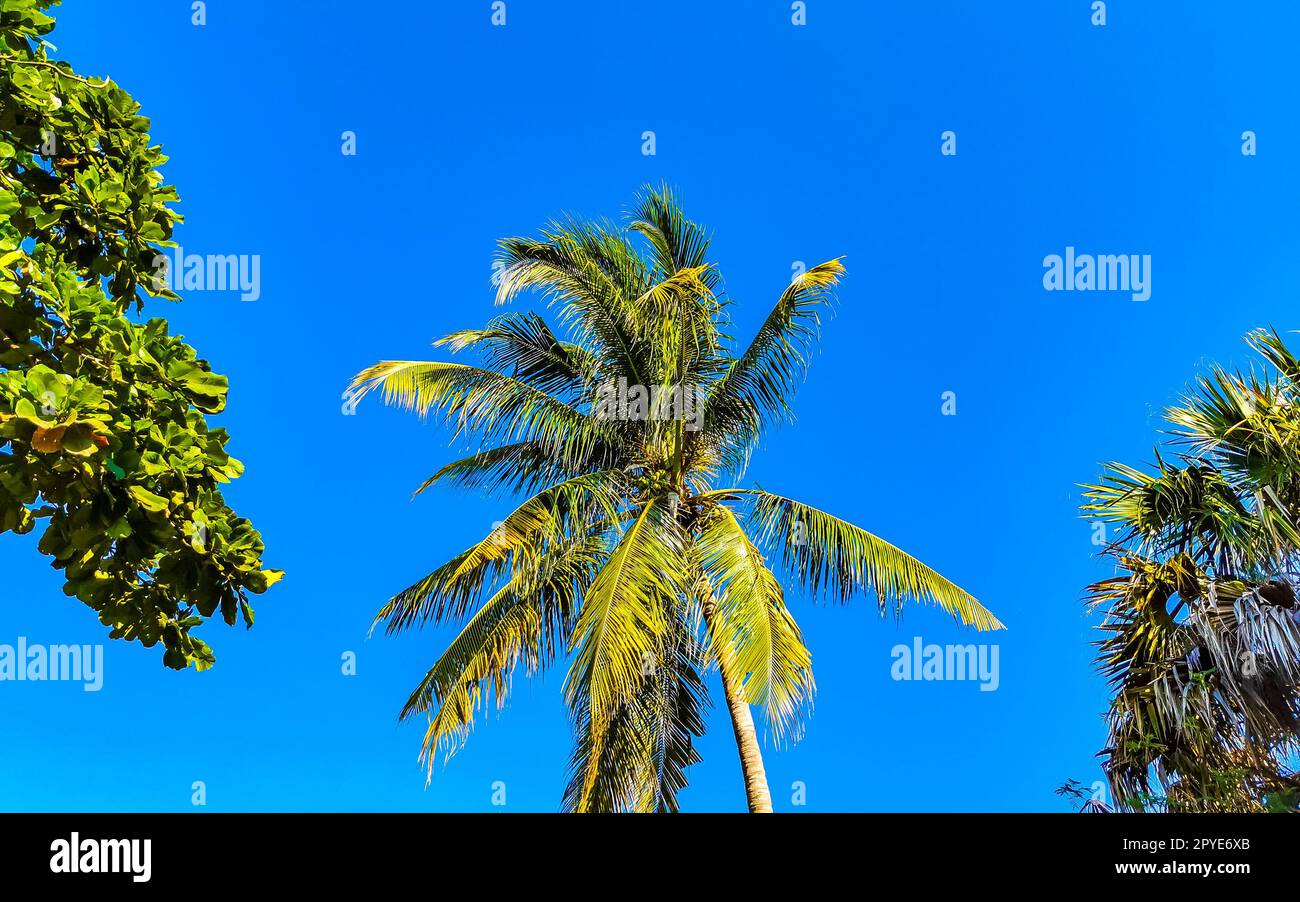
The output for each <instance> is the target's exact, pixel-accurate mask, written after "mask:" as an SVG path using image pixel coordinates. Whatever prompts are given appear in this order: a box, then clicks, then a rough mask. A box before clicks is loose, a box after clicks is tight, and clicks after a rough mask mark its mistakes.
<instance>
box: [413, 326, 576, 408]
mask: <svg viewBox="0 0 1300 902" xmlns="http://www.w3.org/2000/svg"><path fill="white" fill-rule="evenodd" d="M434 347H446V348H449V349H450V350H451V351H452V352H453V353H457V352H460V351H463V350H466V349H470V348H472V349H474V350H477V351H479V352H480V353H481V354H482V357H483V361H484V363H485V364H486V366H487V367H488V368H489V369H491V370H495V371H497V372H500V373H505V374H507V375H509V376H510V377H512V378H514V379H519V380H520V381H522V382H526V383H528V384H529V385H531V386H533V387H534V388H536V389H537V390H538V391H541V392H545V393H546V394H549V395H555V396H559V397H561V398H562V399H563V400H566V401H572V400H573V399H574V397H575V396H576V395H577V394H578V393H580V392H581V390H582V389H583V388H584V386H586V385H587V384H589V383H590V382H591V381H592V380H593V379H594V378H595V371H596V367H597V365H598V361H597V360H596V359H595V358H594V357H593V356H592V355H591V353H590V352H589V351H587V350H586V349H584V348H582V347H580V346H578V345H575V344H572V343H570V342H563V341H560V340H559V339H558V338H556V336H555V334H554V333H553V332H552V331H551V329H550V327H549V326H548V325H547V324H546V322H545V321H544V320H543V319H542V318H541V317H540V316H538V315H537V314H536V313H531V312H529V313H507V314H505V315H503V316H499V317H496V318H495V319H494V320H492V322H491V323H489V324H488V327H487V328H486V329H461V330H460V331H457V332H453V333H452V334H450V335H448V336H446V337H445V338H440V339H438V340H437V341H435V342H434Z"/></svg>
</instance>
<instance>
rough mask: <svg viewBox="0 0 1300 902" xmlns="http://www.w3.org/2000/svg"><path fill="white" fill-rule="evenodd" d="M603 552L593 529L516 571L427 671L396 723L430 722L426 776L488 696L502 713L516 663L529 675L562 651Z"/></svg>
mask: <svg viewBox="0 0 1300 902" xmlns="http://www.w3.org/2000/svg"><path fill="white" fill-rule="evenodd" d="M604 551H605V543H604V537H603V535H602V534H601V531H599V530H593V531H592V532H591V533H589V534H587V535H582V536H580V537H578V538H574V539H569V540H566V541H564V542H561V543H559V544H557V545H556V546H555V547H553V548H551V549H549V550H548V554H547V555H546V556H545V558H544V559H542V560H541V561H539V562H537V563H536V565H534V566H532V567H524V566H521V567H519V568H517V570H516V571H515V572H514V573H513V574H512V576H511V579H510V581H509V582H507V583H506V584H505V585H504V586H502V587H501V589H500V590H498V591H497V592H496V593H495V594H494V595H493V596H492V597H491V598H490V599H488V600H487V602H485V603H484V604H483V606H482V607H481V608H480V609H479V610H478V612H477V613H475V615H474V616H473V617H472V618H471V619H470V620H469V622H468V623H467V624H466V625H465V627H464V629H462V630H461V632H460V634H459V635H458V636H457V637H456V638H455V639H454V640H453V641H452V643H451V645H449V646H448V648H447V650H446V651H445V652H443V654H442V656H441V657H440V658H439V659H438V661H437V662H436V663H435V664H434V665H433V667H432V668H430V669H429V672H428V673H427V674H426V675H425V677H424V679H423V680H422V681H421V682H420V685H419V686H417V687H416V689H415V691H413V692H412V693H411V696H410V698H409V699H408V700H407V702H406V705H405V707H403V709H402V713H401V719H403V720H405V719H407V718H409V717H411V716H414V715H416V714H427V715H428V716H429V725H428V728H427V730H426V731H425V735H424V746H423V750H422V752H421V760H422V761H424V762H425V763H426V764H427V766H428V774H429V776H430V777H432V775H433V767H434V763H435V762H434V758H435V753H436V752H437V751H438V750H441V751H443V753H444V754H445V756H446V757H450V756H451V755H452V754H453V753H454V752H455V751H456V750H457V749H458V748H460V746H461V745H462V744H463V743H464V741H465V739H466V738H467V736H468V734H469V730H470V728H471V727H472V725H473V722H474V718H475V716H476V715H477V712H478V711H479V710H480V708H484V707H486V706H487V704H488V699H489V697H493V696H494V697H495V699H496V705H497V707H498V708H501V707H503V706H504V704H505V701H506V696H507V692H508V689H509V680H510V675H511V672H512V671H513V670H514V667H515V666H516V664H517V663H518V662H519V661H521V660H522V661H523V662H524V665H525V668H526V670H527V672H528V674H529V675H530V676H531V675H532V674H533V673H535V672H536V671H538V670H539V669H541V668H542V667H544V666H545V664H546V663H547V662H548V661H550V660H551V659H552V658H553V657H554V655H555V654H556V653H557V652H559V651H562V650H563V649H564V648H565V647H566V645H567V641H568V638H569V635H570V634H571V632H572V629H573V622H574V616H575V613H576V611H577V609H578V603H579V600H580V598H581V594H582V592H583V591H585V589H586V587H587V586H588V585H590V583H591V580H592V578H593V577H594V576H595V573H596V570H597V569H598V567H599V564H600V560H601V558H602V555H603V552H604Z"/></svg>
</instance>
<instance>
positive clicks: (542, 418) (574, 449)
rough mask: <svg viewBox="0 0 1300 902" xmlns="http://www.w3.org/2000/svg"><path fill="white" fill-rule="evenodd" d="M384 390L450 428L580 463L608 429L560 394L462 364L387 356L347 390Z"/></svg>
mask: <svg viewBox="0 0 1300 902" xmlns="http://www.w3.org/2000/svg"><path fill="white" fill-rule="evenodd" d="M376 389H382V391H383V398H384V401H385V403H388V404H397V405H399V406H401V407H404V408H406V409H407V410H413V411H415V412H416V413H418V414H420V415H421V416H428V415H430V414H435V415H441V416H442V417H443V419H444V420H445V422H446V424H447V425H448V426H450V427H452V428H453V430H454V432H453V439H454V438H455V436H456V435H459V434H461V432H469V433H473V434H476V435H478V436H479V437H480V439H481V440H483V441H485V442H492V443H505V442H517V441H524V440H527V441H536V442H539V443H541V444H543V445H545V446H546V447H547V448H549V449H552V450H553V452H554V453H556V454H560V455H563V458H564V460H566V461H568V462H570V463H573V464H580V463H582V462H583V461H585V460H587V459H588V458H589V457H590V455H591V454H592V453H593V451H594V449H595V448H596V447H597V445H599V444H600V443H601V442H605V441H610V440H612V434H611V433H609V431H608V430H606V429H604V428H603V426H602V424H601V423H600V421H599V420H595V419H593V418H590V417H586V416H584V415H583V414H582V413H581V412H580V411H578V410H575V409H574V408H573V407H570V406H569V405H568V404H565V403H564V402H563V401H561V400H559V399H558V398H554V397H552V396H551V395H548V394H546V393H545V392H542V391H539V390H538V389H536V388H534V387H533V386H531V385H529V384H528V383H526V382H523V381H520V380H518V379H514V378H512V377H510V376H505V375H502V374H501V373H497V372H493V371H492V370H487V369H482V368H479V367H474V366H466V365H465V364H460V363H436V362H428V361H414V360H388V361H384V362H383V363H379V364H376V365H375V366H373V367H370V368H369V369H367V370H365V371H363V372H362V373H360V374H359V375H358V376H357V377H356V378H355V379H354V380H353V381H352V387H351V389H350V391H351V392H352V397H353V399H354V400H355V401H357V402H360V401H361V399H363V398H364V397H365V396H366V395H367V394H369V393H370V392H372V391H374V390H376Z"/></svg>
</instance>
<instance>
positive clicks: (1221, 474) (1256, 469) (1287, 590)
mask: <svg viewBox="0 0 1300 902" xmlns="http://www.w3.org/2000/svg"><path fill="white" fill-rule="evenodd" d="M1247 340H1248V342H1249V343H1250V345H1251V347H1252V348H1254V350H1255V351H1256V352H1257V353H1258V354H1259V355H1260V356H1261V357H1262V358H1263V364H1264V366H1263V368H1262V370H1254V369H1252V370H1251V371H1250V372H1248V373H1229V372H1227V371H1225V370H1223V369H1222V368H1217V367H1216V368H1215V369H1214V370H1212V371H1211V372H1210V373H1209V374H1208V375H1203V376H1201V377H1199V378H1198V380H1197V383H1196V386H1195V388H1194V389H1193V391H1192V392H1190V393H1189V394H1188V395H1187V397H1186V398H1184V399H1183V401H1182V403H1180V404H1178V405H1177V406H1175V407H1172V408H1170V409H1169V410H1168V411H1167V412H1166V414H1165V416H1166V419H1168V421H1169V422H1170V423H1172V424H1173V425H1174V427H1175V429H1174V431H1173V437H1174V444H1175V454H1174V455H1173V456H1170V455H1164V456H1161V455H1159V454H1158V455H1157V460H1156V466H1155V467H1154V471H1153V472H1144V471H1141V470H1137V469H1134V468H1132V467H1128V466H1125V465H1123V464H1110V465H1109V466H1108V468H1107V470H1106V473H1105V475H1104V477H1103V479H1102V480H1101V482H1100V483H1099V484H1097V485H1093V486H1089V487H1088V489H1089V490H1088V492H1087V493H1086V494H1087V497H1088V498H1089V501H1088V503H1087V504H1085V506H1084V512H1085V514H1086V515H1088V516H1091V517H1094V518H1097V519H1099V520H1102V521H1105V522H1109V523H1111V524H1113V525H1114V526H1115V527H1117V528H1118V530H1119V533H1118V535H1117V536H1116V537H1115V541H1114V542H1113V543H1112V544H1111V545H1110V546H1109V547H1108V548H1107V549H1106V551H1107V555H1108V556H1109V557H1111V558H1112V559H1113V561H1114V563H1115V564H1116V569H1117V575H1115V576H1114V577H1111V578H1108V579H1104V580H1101V581H1099V582H1097V583H1094V584H1093V585H1092V586H1091V587H1090V599H1091V604H1093V605H1094V606H1101V607H1102V608H1103V609H1104V610H1105V612H1106V620H1105V622H1104V623H1103V625H1102V629H1103V630H1104V631H1105V633H1106V638H1105V639H1103V640H1102V641H1100V642H1099V643H1098V645H1099V648H1100V653H1099V656H1098V663H1099V665H1100V668H1101V670H1102V672H1103V673H1104V674H1105V675H1106V676H1107V677H1108V678H1109V680H1110V683H1111V686H1112V690H1113V698H1112V701H1111V706H1110V714H1109V722H1110V738H1109V741H1108V743H1107V747H1106V749H1105V750H1104V752H1103V755H1104V759H1105V764H1104V766H1105V769H1106V773H1107V775H1108V777H1109V782H1110V786H1111V791H1112V796H1113V801H1114V804H1115V807H1118V808H1121V809H1129V810H1143V809H1148V808H1157V809H1159V808H1165V809H1171V810H1186V811H1242V810H1245V811H1252V810H1262V809H1269V808H1277V807H1281V808H1288V809H1291V810H1294V809H1296V808H1297V807H1300V777H1297V775H1296V774H1295V773H1293V772H1292V770H1291V768H1290V766H1289V765H1288V763H1287V762H1288V761H1289V760H1291V759H1293V757H1294V755H1295V754H1296V752H1297V751H1300V606H1297V603H1296V591H1295V586H1296V580H1297V577H1300V531H1298V530H1297V526H1296V524H1297V522H1300V361H1297V359H1296V358H1295V356H1294V355H1293V354H1292V353H1291V352H1290V351H1289V350H1288V349H1287V348H1286V346H1285V345H1284V344H1283V342H1282V340H1281V338H1279V337H1278V335H1277V334H1276V333H1275V332H1267V331H1257V332H1253V333H1251V334H1250V335H1249V336H1248V337H1247Z"/></svg>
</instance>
